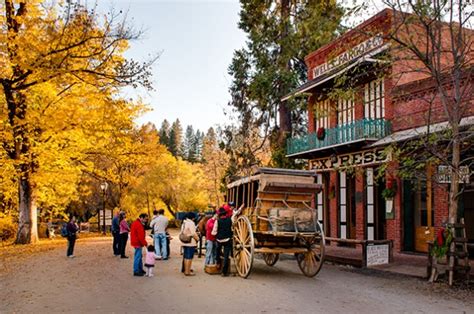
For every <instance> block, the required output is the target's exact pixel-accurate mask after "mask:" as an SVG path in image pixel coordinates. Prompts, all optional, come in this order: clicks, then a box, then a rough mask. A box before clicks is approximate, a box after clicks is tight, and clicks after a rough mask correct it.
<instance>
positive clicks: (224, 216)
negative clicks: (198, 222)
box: [204, 202, 244, 276]
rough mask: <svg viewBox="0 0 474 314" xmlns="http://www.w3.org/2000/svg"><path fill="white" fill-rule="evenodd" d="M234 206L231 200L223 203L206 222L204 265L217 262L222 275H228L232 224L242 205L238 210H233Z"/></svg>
mask: <svg viewBox="0 0 474 314" xmlns="http://www.w3.org/2000/svg"><path fill="white" fill-rule="evenodd" d="M234 206H235V204H234V203H233V202H229V203H228V204H224V205H223V206H222V207H220V208H219V209H218V210H217V212H216V213H215V214H214V216H213V217H212V218H210V219H209V220H208V221H207V223H206V259H205V261H204V265H215V264H217V265H218V268H220V269H221V270H222V276H229V271H230V269H229V268H230V267H229V265H230V263H229V261H230V255H231V253H232V236H233V234H232V224H233V223H234V221H235V219H236V217H237V216H238V215H239V214H240V212H241V210H242V208H243V206H244V205H242V206H241V207H240V208H239V209H238V210H234ZM221 256H222V257H223V258H222V259H221Z"/></svg>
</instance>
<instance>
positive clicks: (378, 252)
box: [367, 244, 389, 267]
mask: <svg viewBox="0 0 474 314" xmlns="http://www.w3.org/2000/svg"><path fill="white" fill-rule="evenodd" d="M388 263H389V245H388V244H381V245H367V267H368V266H375V265H384V264H388Z"/></svg>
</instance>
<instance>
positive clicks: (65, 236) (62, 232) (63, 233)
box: [61, 224, 69, 238]
mask: <svg viewBox="0 0 474 314" xmlns="http://www.w3.org/2000/svg"><path fill="white" fill-rule="evenodd" d="M61 236H62V237H63V238H67V237H68V236H69V231H67V224H63V226H62V227H61Z"/></svg>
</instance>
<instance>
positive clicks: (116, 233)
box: [111, 211, 120, 256]
mask: <svg viewBox="0 0 474 314" xmlns="http://www.w3.org/2000/svg"><path fill="white" fill-rule="evenodd" d="M119 213H120V211H117V212H116V213H115V216H114V218H112V227H111V231H112V236H113V237H114V241H113V243H112V249H113V250H114V255H115V256H119V255H120V250H119V244H120V225H119Z"/></svg>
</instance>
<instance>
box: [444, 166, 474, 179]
mask: <svg viewBox="0 0 474 314" xmlns="http://www.w3.org/2000/svg"><path fill="white" fill-rule="evenodd" d="M451 176H452V169H451V167H449V166H444V165H440V166H438V183H451ZM469 177H470V173H469V167H468V166H461V167H459V183H469Z"/></svg>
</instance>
